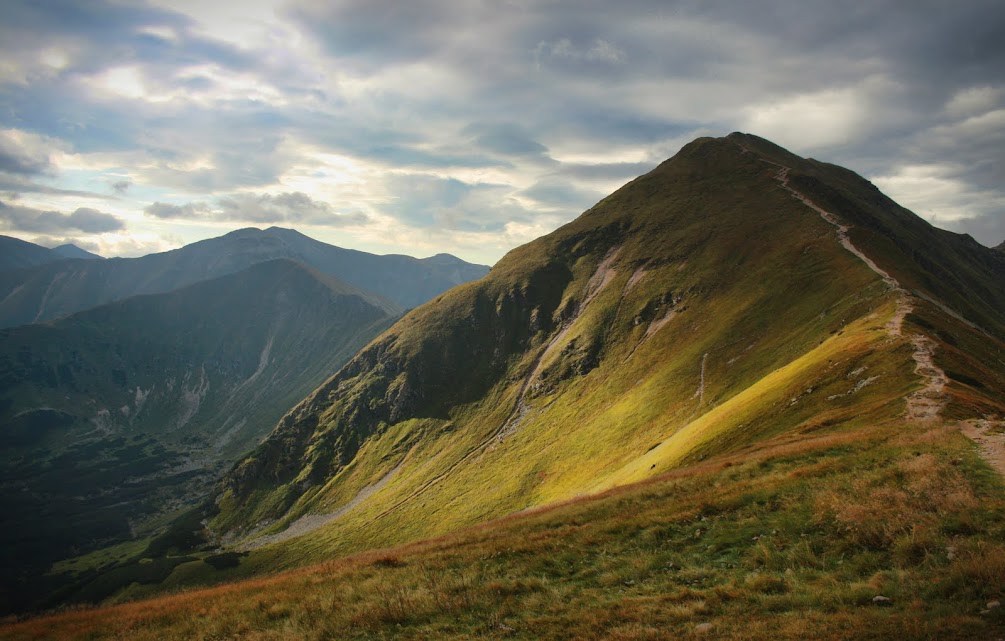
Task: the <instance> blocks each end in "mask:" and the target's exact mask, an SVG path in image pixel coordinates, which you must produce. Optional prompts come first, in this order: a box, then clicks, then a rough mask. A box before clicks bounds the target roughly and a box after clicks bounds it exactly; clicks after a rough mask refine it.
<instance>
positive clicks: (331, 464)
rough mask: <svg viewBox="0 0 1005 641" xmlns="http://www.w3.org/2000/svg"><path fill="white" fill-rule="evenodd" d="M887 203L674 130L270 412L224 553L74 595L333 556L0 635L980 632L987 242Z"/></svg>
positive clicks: (230, 511) (992, 294) (1000, 412)
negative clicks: (942, 230)
mask: <svg viewBox="0 0 1005 641" xmlns="http://www.w3.org/2000/svg"><path fill="white" fill-rule="evenodd" d="M877 193H878V192H876V191H875V189H874V188H873V187H872V186H871V185H869V184H868V183H867V182H866V181H864V180H862V179H860V178H858V177H856V176H855V175H854V174H852V173H851V172H848V171H847V170H843V169H840V168H836V167H833V166H830V165H826V164H824V163H819V162H816V161H809V160H803V159H799V158H797V157H795V156H792V155H791V154H788V152H785V151H784V150H782V149H781V148H778V147H776V146H774V145H771V144H770V143H768V142H767V141H763V140H761V139H758V138H754V137H750V136H745V135H742V134H733V135H731V136H728V137H726V138H719V139H711V138H703V139H699V140H696V141H695V142H693V143H691V144H689V145H687V146H686V147H685V148H684V149H682V150H681V152H680V153H679V154H678V155H677V156H675V157H674V158H672V159H671V160H668V161H667V162H665V163H663V164H661V165H660V166H659V167H658V168H656V169H655V170H654V171H653V172H651V173H649V174H647V175H645V176H641V177H639V178H638V179H636V180H634V181H632V182H631V183H629V184H628V185H626V186H625V187H623V188H622V189H620V190H618V191H617V192H615V193H614V194H612V195H611V196H609V197H607V198H605V199H604V200H602V201H601V202H600V203H598V204H597V205H596V206H595V207H593V208H591V209H590V210H589V211H587V212H586V213H584V214H583V215H582V216H581V217H580V218H578V219H577V220H575V221H573V222H571V223H569V224H568V225H566V226H564V227H562V228H561V229H559V230H557V231H556V232H554V233H552V234H549V235H547V236H545V237H543V238H541V239H538V240H536V241H534V242H532V243H529V244H527V245H525V246H523V247H520V248H517V249H515V250H513V251H512V252H510V253H509V254H508V255H507V256H506V257H505V258H504V259H503V260H502V261H500V262H499V263H498V264H497V265H496V266H495V267H494V268H493V270H492V271H491V272H490V274H489V275H488V276H487V277H485V278H484V279H482V280H480V281H478V282H474V283H469V284H466V285H463V286H460V287H458V288H455V289H453V290H451V291H449V292H447V293H445V294H443V295H441V296H439V297H437V298H436V299H434V300H432V301H431V302H430V303H428V304H426V305H424V306H422V307H420V308H417V309H415V310H412V311H411V312H410V313H408V314H407V315H406V316H405V317H404V318H402V319H401V320H400V321H398V322H397V323H395V324H394V325H393V326H392V327H390V328H389V329H388V330H387V331H386V332H385V333H383V334H382V335H381V336H379V337H377V338H375V339H374V340H373V341H372V342H371V343H369V344H368V345H367V346H366V347H365V348H364V349H363V350H362V351H360V352H359V353H358V354H357V355H356V356H355V357H354V358H353V359H352V360H351V361H350V362H349V363H347V364H346V365H345V366H344V367H343V368H342V369H341V370H340V371H339V372H338V373H337V374H335V376H333V377H332V378H330V379H329V380H328V381H327V382H326V383H324V384H323V385H322V386H321V387H319V388H318V389H317V390H315V392H314V393H312V394H311V395H310V396H309V397H308V398H307V399H306V400H304V401H303V402H302V403H301V404H300V405H298V406H297V407H295V408H294V409H293V410H292V411H290V412H289V413H288V414H287V415H286V416H285V417H284V418H283V419H282V420H281V421H280V422H279V423H278V425H277V426H276V428H275V429H274V431H273V432H272V433H271V434H270V435H269V437H268V438H267V439H266V440H264V441H263V442H262V444H261V445H260V446H259V447H258V448H256V449H255V450H254V451H253V452H252V453H251V454H249V455H248V456H247V457H245V458H243V459H242V460H241V461H240V462H239V463H238V464H236V465H235V466H234V468H233V469H232V470H231V472H230V473H229V474H228V475H227V476H226V477H225V479H224V481H223V482H222V483H221V484H220V485H219V486H218V487H217V491H216V493H217V496H216V500H215V501H214V502H213V503H212V504H208V505H206V506H205V511H204V512H203V513H202V514H200V515H198V516H199V518H203V517H205V518H207V524H208V526H209V527H208V528H206V529H205V530H208V531H205V530H204V531H202V532H201V534H202V535H203V536H205V537H207V538H208V539H210V542H211V543H216V544H223V550H222V551H220V550H217V551H216V552H213V553H210V552H206V551H195V552H192V553H191V555H190V556H188V557H171V556H168V557H165V558H162V559H158V558H148V559H145V561H147V563H146V564H145V565H143V564H138V565H137V566H135V567H133V568H122V570H123V572H122V573H121V574H120V575H117V576H115V577H106V578H108V579H109V580H108V581H106V582H105V583H103V584H102V585H100V586H99V585H94V586H91V587H92V588H93V589H92V590H91V591H90V592H89V593H88V594H89V598H92V599H98V598H102V597H104V596H107V595H110V594H117V597H116V598H118V599H132V598H140V597H144V596H148V595H151V594H157V593H159V592H162V591H165V590H177V589H180V588H183V587H190V586H194V585H207V584H213V583H219V582H223V581H228V580H234V579H240V578H247V577H250V576H256V575H260V574H262V573H267V572H274V571H276V570H281V569H289V568H294V567H298V566H303V565H305V564H307V563H310V562H312V561H325V563H324V564H322V565H319V566H315V567H312V568H308V569H305V570H298V571H294V572H289V573H286V574H281V575H278V576H274V577H267V578H260V577H259V578H256V579H254V580H253V581H250V582H243V583H234V584H233V585H228V586H225V587H222V588H217V589H214V590H209V591H199V592H192V593H187V594H179V595H175V596H172V597H168V598H164V599H160V600H156V601H144V602H142V603H139V604H126V605H124V606H120V607H117V608H110V609H99V610H95V611H93V612H71V613H68V614H65V615H62V616H59V617H54V618H48V619H42V620H39V621H35V622H27V623H25V624H23V625H13V626H10V627H8V628H7V629H5V630H0V636H2V635H6V637H8V638H18V639H20V638H32V635H41V636H45V635H47V634H48V635H50V636H60V637H65V638H114V637H115V636H116V635H118V636H122V635H127V636H130V635H131V636H134V637H136V638H207V639H208V638H217V637H239V638H262V639H293V638H317V639H323V638H331V637H336V636H337V637H345V638H361V639H363V638H388V637H391V636H394V637H396V638H397V637H400V638H415V639H424V638H458V639H460V638H471V637H484V638H496V637H504V636H505V637H508V638H526V639H567V638H596V637H603V638H612V639H668V638H681V637H684V638H691V637H700V636H708V635H710V634H711V635H713V636H716V637H721V638H728V639H741V638H834V639H838V638H891V637H894V636H896V637H904V638H959V639H976V638H988V637H989V636H992V637H993V636H995V633H999V634H1000V632H1001V630H1002V625H1003V622H1002V619H1001V616H1002V615H1001V609H1000V608H998V609H995V608H992V607H988V603H990V602H993V601H994V600H995V599H1000V597H1001V596H1002V594H1003V592H1005V583H1003V577H1005V547H1003V545H1002V543H1001V536H1002V531H1001V524H1002V522H1003V521H1002V519H1001V515H1002V510H1003V503H1002V496H1003V495H1002V492H1001V490H1002V487H1003V484H1002V480H1001V478H1000V477H999V476H997V475H996V474H995V473H994V472H993V471H992V469H991V468H990V467H989V466H988V465H987V464H986V463H985V462H984V461H983V460H982V459H981V456H980V455H979V451H978V449H977V448H976V447H974V445H973V444H972V443H971V442H970V441H969V440H967V439H966V438H965V437H964V436H963V435H962V434H961V433H960V429H961V427H963V428H965V429H967V430H972V429H978V430H981V432H980V433H981V434H983V436H982V437H981V438H983V439H985V440H991V439H998V438H999V436H998V433H999V432H1000V431H1001V429H1002V421H1001V417H1002V416H1005V401H1003V399H1005V343H1003V341H1002V340H1001V337H1000V336H999V335H997V332H998V329H999V328H1000V327H1001V323H1002V319H1003V317H1005V308H1003V307H1002V306H1001V289H1002V284H1001V283H1002V281H1000V280H998V279H997V274H998V272H997V271H996V270H997V269H998V267H997V265H998V263H996V262H995V261H996V260H997V258H996V257H995V255H993V250H988V249H986V248H985V249H981V248H973V247H972V246H970V245H969V243H968V242H967V241H966V239H965V238H959V237H956V236H952V235H950V236H941V237H940V236H938V235H937V234H936V235H934V236H933V235H931V232H930V228H929V227H928V226H927V223H924V221H921V220H920V219H915V218H912V217H911V215H910V214H909V213H907V212H906V210H902V209H900V208H899V207H896V206H895V205H890V204H889V203H888V202H887V201H886V200H884V199H883V198H879V197H877V196H876V194H877ZM838 210H840V211H838ZM901 236H903V238H902V237H901ZM919 239H921V240H919ZM922 240H923V241H925V242H926V243H927V242H929V241H931V242H932V243H934V245H931V246H930V247H929V246H927V245H919V244H917V243H919V242H921V241H922ZM943 251H944V252H945V253H941V252H943ZM946 273H950V275H951V276H952V278H951V279H949V280H947V277H944V275H945V274H946ZM953 287H956V288H959V289H960V291H963V292H968V293H970V294H973V293H975V292H980V291H983V290H987V291H988V292H989V294H988V295H987V297H986V298H985V300H983V301H968V300H964V299H963V298H962V297H960V296H957V297H955V298H953V297H950V296H948V295H947V296H946V297H945V298H940V296H942V295H943V293H945V292H948V288H953ZM995 442H997V441H995ZM504 515H506V516H504ZM498 517H503V518H498ZM493 519H496V520H493ZM194 525H196V526H197V527H196V528H195V529H197V530H203V528H202V527H201V526H200V524H198V523H196V524H194ZM180 532H182V530H178V531H177V532H176V533H180ZM430 537H433V538H430ZM421 539H426V540H425V541H421V542H415V541H420V540H421ZM409 542H415V543H410V544H408V545H405V546H402V545H401V544H403V543H409ZM182 547H183V546H181V545H179V546H178V547H177V549H182ZM382 547H386V548H388V549H384V550H380V549H379V548H382ZM360 551H366V552H363V553H360ZM346 554H353V555H354V556H350V557H347V558H336V559H334V560H333V557H339V556H342V555H346ZM161 562H170V564H171V565H170V567H169V568H168V569H167V570H166V571H165V572H163V573H162V574H161V575H159V576H157V577H153V578H151V577H150V576H147V575H144V574H143V572H141V570H142V568H143V567H150V566H152V565H156V564H158V563H161ZM127 569H128V570H129V571H128V572H126V570H127ZM99 578H100V577H99ZM112 579H114V580H112ZM96 583H97V581H96ZM99 588H100V589H99ZM884 599H885V600H884Z"/></svg>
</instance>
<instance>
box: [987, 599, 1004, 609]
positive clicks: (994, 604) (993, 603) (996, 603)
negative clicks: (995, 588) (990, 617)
mask: <svg viewBox="0 0 1005 641" xmlns="http://www.w3.org/2000/svg"><path fill="white" fill-rule="evenodd" d="M984 607H986V608H987V609H988V610H994V609H995V608H1000V607H1002V602H1001V601H999V600H997V599H995V600H994V601H988V603H987V605H986V606H984Z"/></svg>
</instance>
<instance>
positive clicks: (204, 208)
mask: <svg viewBox="0 0 1005 641" xmlns="http://www.w3.org/2000/svg"><path fill="white" fill-rule="evenodd" d="M143 213H145V214H147V215H148V216H153V217H154V218H160V219H161V220H172V219H189V220H192V219H197V218H209V217H211V215H212V213H213V211H212V209H210V206H209V205H208V204H206V203H203V202H195V203H186V204H184V205H174V204H171V203H162V202H155V203H151V204H150V205H147V206H146V207H145V208H144V209H143Z"/></svg>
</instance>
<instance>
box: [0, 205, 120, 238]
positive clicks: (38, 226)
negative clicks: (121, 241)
mask: <svg viewBox="0 0 1005 641" xmlns="http://www.w3.org/2000/svg"><path fill="white" fill-rule="evenodd" d="M0 222H2V223H3V224H4V226H5V227H7V228H8V229H10V230H12V231H20V232H30V233H41V234H65V233H68V232H70V231H81V232H85V233H89V234H103V233H105V232H111V231H119V230H123V229H125V223H123V222H122V221H121V220H120V219H118V218H116V217H115V216H113V215H111V214H106V213H104V212H100V211H98V210H96V209H91V208H89V207H79V208H77V209H76V210H74V211H73V212H71V213H69V214H64V213H62V212H58V211H43V210H40V209H34V208H32V207H25V206H22V205H10V204H7V203H5V202H2V201H0Z"/></svg>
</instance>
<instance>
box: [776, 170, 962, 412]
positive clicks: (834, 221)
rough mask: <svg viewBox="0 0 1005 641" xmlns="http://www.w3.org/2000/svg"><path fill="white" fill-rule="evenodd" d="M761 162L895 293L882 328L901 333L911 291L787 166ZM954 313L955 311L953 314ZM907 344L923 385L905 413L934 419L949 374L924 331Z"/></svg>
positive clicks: (910, 306) (910, 398)
mask: <svg viewBox="0 0 1005 641" xmlns="http://www.w3.org/2000/svg"><path fill="white" fill-rule="evenodd" d="M762 160H763V159H762ZM764 162H766V163H768V164H771V165H774V166H776V167H778V168H779V169H778V173H776V174H775V180H777V181H778V182H779V183H780V184H781V185H782V187H783V188H784V189H785V190H786V191H788V192H789V193H790V194H792V196H793V197H794V198H796V199H797V200H799V201H800V202H802V203H803V204H804V205H806V206H807V207H809V208H810V209H812V210H813V211H815V212H817V214H819V215H820V217H821V218H823V219H824V220H825V221H826V222H828V223H830V224H831V225H832V226H833V227H834V228H835V229H836V230H837V236H838V241H840V243H841V246H842V247H844V248H845V249H846V250H848V251H849V252H851V253H852V254H853V255H854V256H855V257H857V258H858V259H859V260H861V261H862V262H863V263H865V265H866V267H868V268H869V269H871V270H872V271H873V272H874V273H876V274H877V275H878V276H879V277H880V278H882V279H883V282H884V283H886V285H887V287H889V288H890V289H891V290H893V291H895V292H896V293H897V296H898V299H897V309H896V311H895V312H894V314H893V317H892V318H891V319H890V322H888V323H887V325H886V330H887V332H888V333H889V334H890V336H891V337H895V338H899V337H901V336H903V326H904V319H905V318H906V317H907V315H908V314H909V313H911V311H912V310H913V309H914V298H913V297H912V296H911V294H910V293H909V292H908V291H907V290H906V289H904V288H903V287H901V286H900V283H899V282H898V281H897V279H896V278H894V277H893V276H890V274H888V273H887V272H886V271H884V270H883V269H882V268H881V267H879V265H877V264H876V263H875V262H874V261H873V260H872V259H871V258H869V257H868V256H866V255H865V254H864V253H862V250H860V249H859V248H858V247H856V246H855V244H854V243H853V242H852V240H851V238H850V237H849V236H848V230H849V229H851V228H850V227H849V226H848V225H845V224H843V223H842V222H841V221H840V220H839V219H838V217H837V216H836V215H834V214H833V213H831V212H829V211H827V210H825V209H824V208H822V207H820V206H819V205H817V204H816V203H815V202H813V201H812V200H811V199H810V198H809V197H807V196H806V195H805V194H803V193H802V192H800V191H798V190H796V189H795V188H793V187H792V186H791V185H789V171H790V168H789V167H786V166H784V165H779V164H778V163H775V162H771V161H770V160H764ZM940 307H941V306H940ZM954 316H956V315H955V314H954ZM911 344H912V345H913V346H914V353H913V354H912V358H913V359H914V363H915V365H914V372H915V373H916V374H917V375H918V376H920V377H921V379H922V380H923V381H924V383H925V385H924V387H922V388H921V389H920V390H917V391H916V392H914V393H912V394H911V395H910V396H908V397H907V412H906V417H907V419H908V420H910V421H926V422H927V421H934V420H937V419H938V418H939V417H940V415H941V413H942V410H943V408H944V407H945V405H946V400H945V394H944V391H945V388H946V384H947V383H948V382H949V378H948V377H947V376H946V373H945V372H944V371H943V370H942V369H941V368H940V367H939V366H938V365H936V364H935V359H934V358H933V356H934V353H935V341H933V340H932V339H931V338H929V337H928V336H925V335H924V334H921V333H918V334H915V335H913V336H911Z"/></svg>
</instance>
